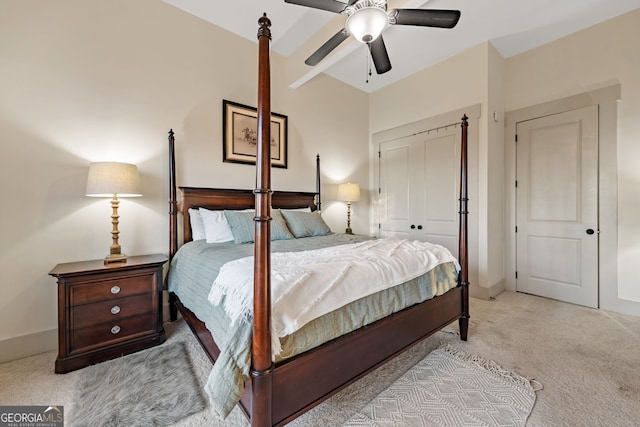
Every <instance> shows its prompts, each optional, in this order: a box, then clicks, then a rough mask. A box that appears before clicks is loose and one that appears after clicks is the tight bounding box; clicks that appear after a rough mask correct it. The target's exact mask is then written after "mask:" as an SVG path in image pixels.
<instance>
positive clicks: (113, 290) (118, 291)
mask: <svg viewBox="0 0 640 427" xmlns="http://www.w3.org/2000/svg"><path fill="white" fill-rule="evenodd" d="M111 293H112V294H117V293H120V286H118V285H115V286H113V287H112V288H111Z"/></svg>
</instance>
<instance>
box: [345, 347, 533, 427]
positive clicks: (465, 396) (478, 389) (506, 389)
mask: <svg viewBox="0 0 640 427" xmlns="http://www.w3.org/2000/svg"><path fill="white" fill-rule="evenodd" d="M535 400H536V394H535V390H534V387H533V386H532V382H531V381H530V380H529V379H527V378H524V377H522V376H520V375H518V374H516V373H515V372H511V371H507V370H504V369H502V368H501V367H500V366H499V365H498V364H496V363H495V362H493V361H490V360H486V359H483V358H482V357H479V356H477V355H468V354H466V353H464V352H463V351H461V350H458V349H456V348H455V347H454V346H452V345H450V344H445V345H443V346H441V347H439V348H438V349H436V350H434V351H432V352H431V353H430V354H429V355H428V356H427V357H426V358H424V359H423V360H421V361H420V362H418V364H417V365H415V366H414V367H412V368H411V369H409V370H408V371H407V372H406V373H405V374H404V375H402V376H401V377H400V378H398V379H397V380H396V381H395V382H393V383H392V384H391V386H389V387H388V388H387V389H386V390H384V391H383V392H382V393H380V394H379V395H378V396H377V397H376V398H375V399H373V400H372V401H371V402H370V403H369V404H367V405H366V406H365V407H364V408H363V409H362V410H361V411H360V412H358V413H357V414H356V415H354V416H353V417H352V418H351V419H350V420H349V421H348V422H347V423H346V424H345V426H349V427H354V426H379V427H386V426H452V427H453V426H455V427H460V426H524V425H525V423H526V420H527V417H528V416H529V414H530V413H531V410H532V409H533V405H534V403H535Z"/></svg>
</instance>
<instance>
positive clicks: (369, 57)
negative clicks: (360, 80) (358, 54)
mask: <svg viewBox="0 0 640 427" xmlns="http://www.w3.org/2000/svg"><path fill="white" fill-rule="evenodd" d="M367 48H368V49H369V52H366V55H367V69H368V75H367V80H366V81H365V83H367V84H369V77H371V43H367Z"/></svg>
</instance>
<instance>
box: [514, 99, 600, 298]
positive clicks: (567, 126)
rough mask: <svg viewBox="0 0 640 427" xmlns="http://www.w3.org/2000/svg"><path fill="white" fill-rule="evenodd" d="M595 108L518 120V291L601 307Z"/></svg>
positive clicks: (596, 122) (596, 118)
mask: <svg viewBox="0 0 640 427" xmlns="http://www.w3.org/2000/svg"><path fill="white" fill-rule="evenodd" d="M597 126H598V110H597V107H596V106H592V107H586V108H582V109H579V110H573V111H569V112H565V113H560V114H555V115H552V116H547V117H542V118H538V119H535V120H530V121H526V122H522V123H518V124H517V126H516V130H517V144H516V157H517V159H516V177H517V178H516V179H517V188H516V272H517V273H516V274H517V276H516V289H517V290H518V291H521V292H527V293H531V294H535V295H540V296H544V297H548V298H554V299H558V300H562V301H567V302H571V303H574V304H581V305H585V306H589V307H597V306H598V127H597Z"/></svg>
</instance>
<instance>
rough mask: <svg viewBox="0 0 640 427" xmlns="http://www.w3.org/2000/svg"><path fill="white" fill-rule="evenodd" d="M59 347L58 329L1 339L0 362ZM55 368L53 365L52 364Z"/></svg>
mask: <svg viewBox="0 0 640 427" xmlns="http://www.w3.org/2000/svg"><path fill="white" fill-rule="evenodd" d="M57 349H58V330H57V329H49V330H48V331H42V332H36V333H33V334H29V335H22V336H20V337H15V338H9V339H6V340H2V341H0V363H4V362H9V361H11V360H16V359H22V358H23V357H29V356H33V355H36V354H40V353H46V352H47V351H51V350H57ZM51 369H53V365H51Z"/></svg>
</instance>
